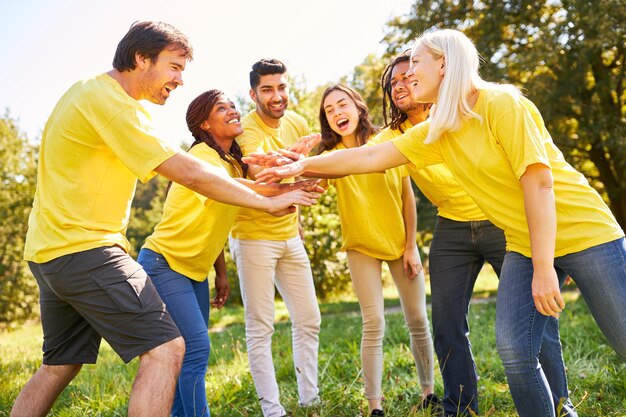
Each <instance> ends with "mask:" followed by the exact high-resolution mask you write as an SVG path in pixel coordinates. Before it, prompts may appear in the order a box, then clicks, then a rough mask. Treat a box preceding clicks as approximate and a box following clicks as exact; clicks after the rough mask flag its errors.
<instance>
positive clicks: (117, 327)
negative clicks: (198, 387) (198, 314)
mask: <svg viewBox="0 0 626 417" xmlns="http://www.w3.org/2000/svg"><path fill="white" fill-rule="evenodd" d="M28 264H29V266H30V269H31V271H32V272H33V274H34V275H35V278H36V279H37V284H38V285H39V293H40V300H39V304H40V306H41V324H42V327H43V338H44V340H43V363H44V364H46V365H69V364H82V363H95V362H96V359H97V357H98V349H99V347H100V340H101V339H102V338H104V339H105V340H106V341H107V342H108V343H109V344H110V345H111V347H112V348H113V350H115V352H117V354H118V355H119V356H120V357H121V358H122V359H123V360H124V362H127V363H128V362H129V361H130V360H132V359H133V358H134V357H136V356H139V355H141V354H143V353H145V352H148V351H149V350H151V349H153V348H155V347H157V346H159V345H162V344H163V343H166V342H168V341H170V340H172V339H175V338H177V337H178V336H180V333H179V332H178V328H177V327H176V325H175V324H174V322H173V321H172V318H171V317H170V315H169V313H168V312H167V311H166V310H165V304H164V303H163V301H161V297H159V294H158V293H157V291H156V288H155V287H154V285H153V284H152V281H151V280H150V277H148V275H147V274H146V273H145V271H144V270H143V268H142V267H141V265H139V264H138V263H137V262H135V261H134V260H133V259H132V258H131V257H130V256H129V255H128V254H127V253H126V252H124V251H123V250H122V249H121V248H119V247H117V246H110V247H101V248H96V249H90V250H86V251H83V252H77V253H72V254H69V255H64V256H60V257H58V258H56V259H53V260H51V261H49V262H45V263H42V264H38V263H34V262H29V263H28Z"/></svg>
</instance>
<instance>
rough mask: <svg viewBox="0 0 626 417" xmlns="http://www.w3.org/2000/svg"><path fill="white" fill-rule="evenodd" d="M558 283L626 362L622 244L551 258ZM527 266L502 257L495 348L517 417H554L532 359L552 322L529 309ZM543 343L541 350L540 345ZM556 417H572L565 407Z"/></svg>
mask: <svg viewBox="0 0 626 417" xmlns="http://www.w3.org/2000/svg"><path fill="white" fill-rule="evenodd" d="M554 266H555V269H556V271H557V274H558V275H559V279H561V280H563V279H564V278H565V277H566V276H567V275H570V276H571V277H572V278H573V279H574V281H576V284H577V285H578V288H579V289H580V292H581V294H582V295H583V297H584V299H585V301H586V302H587V305H588V306H589V309H590V311H591V314H592V315H593V317H594V319H595V320H596V323H598V326H599V327H600V330H602V332H603V333H604V335H605V336H606V338H607V339H608V341H609V343H610V345H611V346H612V347H613V349H615V351H616V352H617V354H618V355H619V356H621V357H622V358H626V245H625V243H624V239H623V238H622V239H618V240H615V241H612V242H608V243H604V244H601V245H597V246H594V247H592V248H589V249H586V250H584V251H581V252H577V253H572V254H569V255H565V256H561V257H558V258H555V260H554ZM532 277H533V265H532V260H531V259H530V258H528V257H525V256H523V255H521V254H519V253H516V252H508V253H507V254H506V256H505V260H504V265H503V267H502V275H501V276H500V286H499V289H498V302H497V307H496V343H497V345H498V352H499V354H500V358H501V359H502V362H503V364H504V370H505V372H506V376H507V380H508V383H509V388H510V390H511V395H512V396H513V401H514V402H515V407H516V408H517V412H518V413H519V415H520V416H521V417H526V416H533V417H541V416H549V417H552V416H555V415H556V414H555V407H558V404H557V403H556V400H557V398H558V397H557V396H556V395H555V394H554V387H553V386H552V384H551V381H549V380H548V378H549V373H561V374H564V373H565V370H564V369H563V370H554V369H553V370H551V371H550V372H548V371H546V369H545V364H544V363H542V364H544V367H543V368H542V366H541V365H540V364H539V362H538V359H537V358H538V356H539V354H540V353H541V354H543V350H544V348H545V343H546V338H545V331H546V328H547V327H546V326H548V325H549V323H550V321H552V320H554V319H551V318H549V317H546V316H544V315H542V314H540V313H539V312H538V311H537V310H536V309H535V304H534V301H533V298H532V290H531V284H532ZM542 341H543V344H542ZM563 405H564V409H563V410H561V413H563V412H567V413H568V414H567V415H571V416H575V415H576V414H575V412H574V411H571V412H570V411H569V410H568V407H570V406H571V404H570V403H568V402H566V403H565V404H563Z"/></svg>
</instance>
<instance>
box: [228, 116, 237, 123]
mask: <svg viewBox="0 0 626 417" xmlns="http://www.w3.org/2000/svg"><path fill="white" fill-rule="evenodd" d="M226 123H228V124H239V117H235V118H232V119H230V120H229V121H227V122H226Z"/></svg>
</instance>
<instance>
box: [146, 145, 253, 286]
mask: <svg viewBox="0 0 626 417" xmlns="http://www.w3.org/2000/svg"><path fill="white" fill-rule="evenodd" d="M189 154H191V155H193V156H196V157H198V158H200V159H202V160H203V161H206V162H208V163H209V164H210V165H212V166H214V167H216V168H218V169H220V170H221V171H223V172H225V173H226V174H227V175H229V176H231V177H237V176H241V175H240V174H239V173H238V171H237V170H236V169H235V167H234V166H233V165H231V164H229V163H228V162H226V161H224V160H223V159H221V158H220V156H219V154H218V153H217V151H215V150H214V149H212V148H211V147H209V146H208V145H206V144H205V143H201V144H199V145H196V146H194V147H193V148H191V149H190V150H189ZM233 163H236V162H234V161H233ZM238 209H239V207H236V206H231V205H228V204H223V203H220V202H217V201H215V200H211V199H208V198H206V197H205V196H203V195H201V194H198V193H195V192H193V191H191V190H190V189H188V188H185V187H183V186H182V185H179V184H172V188H170V191H169V193H168V194H167V199H166V200H165V205H164V207H163V216H162V217H161V221H160V222H159V224H157V226H156V227H155V229H154V233H152V235H150V236H149V237H148V238H147V239H146V243H145V244H144V246H143V247H144V248H147V249H150V250H153V251H155V252H158V253H160V254H161V255H163V257H165V260H166V261H167V263H168V264H169V266H170V267H171V268H172V269H173V270H174V271H176V272H178V273H179V274H183V275H185V276H186V277H189V278H191V279H193V280H196V281H203V280H205V279H206V277H207V274H208V273H209V271H210V270H211V268H212V267H213V263H215V259H217V256H218V255H219V254H220V252H221V251H222V249H224V244H225V243H226V239H227V238H228V232H229V231H230V228H231V226H232V224H233V222H234V221H235V215H236V214H237V210H238Z"/></svg>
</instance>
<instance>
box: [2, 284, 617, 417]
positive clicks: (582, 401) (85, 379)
mask: <svg viewBox="0 0 626 417" xmlns="http://www.w3.org/2000/svg"><path fill="white" fill-rule="evenodd" d="M494 285H496V283H495V278H493V277H491V276H490V275H489V274H486V275H484V278H481V282H479V284H478V286H477V287H478V288H477V294H483V295H490V294H493V289H494V288H493V287H494ZM386 296H387V297H389V298H388V299H387V302H386V305H388V306H389V311H390V312H389V313H388V314H387V331H386V336H385V366H386V368H385V369H386V371H385V377H384V381H383V391H384V393H385V409H386V410H387V415H388V416H391V417H412V416H415V417H417V416H428V415H429V414H428V413H425V412H422V411H419V410H416V408H415V405H416V404H418V402H419V391H418V390H419V384H418V383H417V381H416V373H415V366H414V364H413V361H412V357H411V354H410V350H409V347H408V333H407V330H406V327H405V325H404V322H403V319H402V314H401V313H399V312H396V310H397V309H395V308H394V307H395V306H397V305H398V304H399V303H398V301H397V299H396V298H394V297H393V291H391V290H389V292H388V293H386ZM566 300H567V302H568V306H567V309H566V310H565V312H564V313H563V314H562V317H561V336H562V341H563V349H564V355H565V362H566V364H567V372H568V378H569V386H570V390H571V393H572V394H571V397H572V400H573V402H574V404H576V405H577V406H578V411H579V415H580V416H581V417H582V416H607V417H624V416H626V365H625V364H624V362H622V361H621V360H620V359H619V358H618V357H617V355H616V354H615V353H614V352H613V350H612V349H611V348H610V347H609V346H608V345H607V343H606V340H605V339H604V337H603V336H602V334H601V333H600V332H599V330H598V328H597V326H596V325H595V322H594V321H593V319H592V318H591V316H590V314H589V312H588V310H587V307H586V305H585V304H584V302H583V301H582V298H580V297H578V293H577V292H575V291H574V292H568V293H566ZM321 310H322V317H323V323H322V331H321V334H320V356H319V371H320V374H319V385H320V390H321V396H322V399H323V401H322V404H321V405H320V406H318V407H316V408H314V409H309V410H304V409H299V408H298V407H297V388H296V385H295V376H294V370H293V365H292V362H291V340H290V338H291V332H290V326H289V323H288V322H287V321H286V316H287V314H286V309H285V308H284V304H283V303H282V302H277V320H278V323H277V325H276V334H275V335H274V342H273V343H274V360H275V364H276V372H277V376H278V380H279V385H280V389H281V396H282V401H283V405H285V406H286V408H287V409H289V410H290V411H291V412H292V414H293V416H294V417H305V416H306V417H313V416H316V417H344V416H346V417H348V416H350V417H355V416H360V415H366V414H365V412H366V410H367V404H366V401H365V400H364V399H363V393H362V386H363V381H362V378H361V374H360V359H359V342H360V331H361V319H360V315H359V313H358V311H359V310H358V304H357V303H356V302H355V301H354V300H344V301H340V302H335V303H331V304H323V305H321ZM212 314H213V316H212V332H211V343H212V352H211V359H210V366H209V375H208V377H207V392H208V396H209V401H210V406H211V413H212V415H213V416H220V417H229V416H233V417H239V416H260V415H261V411H260V407H259V405H258V403H257V400H256V394H255V392H254V386H253V384H252V379H251V377H250V374H249V372H248V364H247V355H246V351H245V339H244V327H243V312H242V309H241V308H238V307H229V308H225V309H224V310H222V311H219V312H212ZM494 315H495V303H494V302H493V301H489V300H487V301H484V302H479V303H475V304H474V305H473V306H472V309H471V329H472V335H471V339H472V343H473V350H474V353H475V355H476V361H477V367H478V372H479V374H480V378H481V379H480V382H479V389H480V394H481V398H480V404H481V411H482V414H483V415H485V416H492V417H495V416H501V417H504V416H514V415H515V410H514V407H513V402H512V400H511V397H510V394H509V392H508V386H507V384H506V380H505V377H504V370H503V368H502V365H501V363H500V360H499V358H498V356H497V351H496V348H495V336H494V332H493V323H494ZM40 345H41V331H40V328H39V324H38V323H32V324H28V325H25V326H23V327H21V328H20V329H19V330H16V331H13V332H11V333H6V332H5V333H0V375H2V376H1V377H0V378H1V379H0V381H1V382H0V416H8V415H9V411H10V408H11V404H12V401H13V400H14V399H15V397H16V396H17V394H18V392H19V390H20V388H21V387H22V385H23V384H24V383H25V382H26V381H27V380H28V378H29V377H30V376H31V375H32V373H33V372H34V371H35V370H36V369H37V367H38V366H39V364H40ZM136 367H137V361H136V360H135V361H133V362H131V364H130V365H128V366H125V365H124V364H123V363H122V361H121V360H120V359H119V358H118V357H117V356H116V355H115V354H114V353H113V352H112V350H111V349H110V348H109V346H108V345H106V343H103V347H102V351H101V355H100V358H99V360H98V364H97V365H88V366H85V367H84V368H83V371H82V372H81V373H80V374H79V376H78V377H77V378H76V379H75V380H74V381H73V382H72V384H71V385H70V386H69V387H68V388H67V389H66V390H65V391H64V393H63V394H62V395H61V397H60V398H59V400H58V401H57V403H56V404H55V407H54V408H53V410H52V413H51V415H53V416H59V417H78V416H107V417H108V416H124V415H126V402H127V399H128V393H129V392H130V388H131V384H132V379H133V375H134V373H135V371H136ZM436 390H437V392H438V393H441V392H442V390H443V388H442V385H441V377H440V374H439V371H438V370H436Z"/></svg>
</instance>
